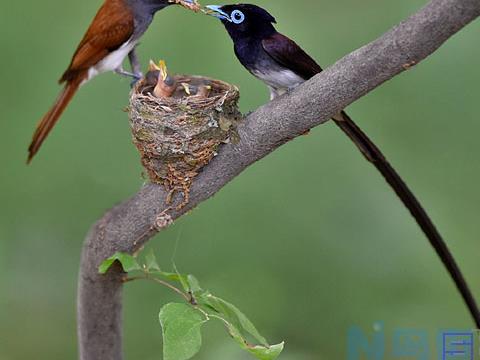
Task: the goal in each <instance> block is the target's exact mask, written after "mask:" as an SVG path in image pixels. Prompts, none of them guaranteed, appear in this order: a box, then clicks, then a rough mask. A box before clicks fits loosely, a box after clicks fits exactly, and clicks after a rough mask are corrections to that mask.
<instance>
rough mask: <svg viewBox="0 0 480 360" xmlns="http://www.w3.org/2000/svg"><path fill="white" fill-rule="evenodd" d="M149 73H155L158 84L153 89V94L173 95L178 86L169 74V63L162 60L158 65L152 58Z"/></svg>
mask: <svg viewBox="0 0 480 360" xmlns="http://www.w3.org/2000/svg"><path fill="white" fill-rule="evenodd" d="M148 70H149V73H150V74H155V76H156V85H155V88H154V89H153V95H155V96H156V97H159V98H166V97H171V96H172V95H173V93H174V92H175V90H176V88H177V84H176V81H175V79H174V78H173V77H171V76H170V75H168V70H167V65H166V64H165V61H163V60H161V61H160V62H159V63H158V65H157V64H155V63H154V62H153V61H152V60H150V65H149V68H148Z"/></svg>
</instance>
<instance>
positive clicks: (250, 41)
mask: <svg viewBox="0 0 480 360" xmlns="http://www.w3.org/2000/svg"><path fill="white" fill-rule="evenodd" d="M207 8H209V9H210V10H211V11H212V13H211V15H213V16H215V17H217V18H219V19H220V20H221V21H222V23H223V24H224V25H225V28H226V29H227V31H228V33H229V34H230V37H231V38H232V40H233V43H234V47H235V54H236V55H237V57H238V59H239V60H240V62H241V63H242V65H243V66H244V67H245V68H247V69H248V71H250V72H251V73H252V74H253V75H254V76H255V77H257V78H258V79H260V80H262V81H263V82H264V83H265V84H267V86H268V87H269V88H270V93H271V98H272V99H273V98H275V97H277V96H279V95H282V94H283V93H285V92H286V91H287V90H289V89H291V88H295V87H296V86H298V85H300V84H302V83H303V82H305V81H306V80H308V79H310V78H312V77H313V76H315V75H316V74H318V73H320V72H321V71H322V69H321V67H320V66H319V65H318V64H317V63H316V62H315V60H313V59H312V58H311V57H310V56H309V55H308V54H307V53H305V51H303V50H302V49H301V48H300V46H298V45H297V44H296V43H295V42H294V41H292V40H290V39H289V38H287V37H286V36H284V35H282V34H280V33H278V32H277V31H276V30H275V28H274V26H273V23H275V22H276V21H275V18H274V17H273V16H272V15H270V14H269V13H268V12H267V11H266V10H264V9H262V8H260V7H258V6H256V5H248V4H237V5H225V6H216V5H210V6H207ZM333 120H334V121H335V124H337V125H338V127H339V128H340V129H341V130H342V131H343V132H344V133H345V134H346V135H347V136H348V137H349V138H350V139H351V140H352V141H353V142H354V143H355V145H356V146H357V147H358V148H359V150H360V151H361V152H362V154H363V155H364V156H365V158H366V159H367V160H368V161H370V162H371V163H372V164H373V165H374V166H375V167H376V168H377V170H378V171H379V172H380V173H381V174H382V176H383V177H384V178H385V180H386V181H387V182H388V183H389V185H390V186H391V187H392V189H393V190H394V191H395V193H396V194H397V195H398V196H399V198H400V199H401V200H402V202H403V204H404V205H405V206H406V207H407V209H408V210H409V211H410V213H411V214H412V216H413V217H414V218H415V220H416V221H417V224H418V225H419V226H420V228H421V229H422V230H423V232H424V234H425V235H426V236H427V238H428V240H429V241H430V244H431V245H432V246H433V248H434V249H435V251H436V252H437V254H438V256H439V257H440V259H441V260H442V262H443V263H444V265H445V267H446V268H447V270H448V271H449V273H450V276H451V277H452V279H453V280H454V282H455V284H456V286H457V288H458V290H459V291H460V293H461V294H462V297H463V299H464V301H465V303H466V305H467V307H468V309H469V310H470V314H471V315H472V317H473V319H474V321H475V323H476V325H477V327H480V311H479V308H478V306H477V303H476V301H475V299H474V297H473V295H472V293H471V291H470V289H469V287H468V285H467V283H466V281H465V279H464V277H463V275H462V273H461V271H460V269H459V267H458V265H457V263H456V261H455V259H454V258H453V256H452V254H451V253H450V251H449V249H448V247H447V245H446V244H445V242H444V240H443V239H442V236H441V235H440V233H439V232H438V230H437V229H436V227H435V225H434V224H433V222H432V221H431V219H430V218H429V216H428V214H427V213H426V212H425V210H424V209H423V207H422V205H421V204H420V203H419V201H418V200H417V199H416V197H415V195H414V194H413V193H412V192H411V191H410V189H409V188H408V186H407V185H406V184H405V182H404V181H403V180H402V178H401V177H400V175H398V173H397V172H396V171H395V169H394V168H393V167H392V166H391V165H390V164H389V163H388V161H387V160H386V158H385V156H384V155H383V154H382V152H381V151H380V149H379V148H378V147H377V146H376V145H375V144H374V143H373V142H372V141H371V140H370V139H369V138H368V136H367V135H366V134H365V133H364V132H363V131H362V130H361V129H360V128H359V127H358V126H357V125H356V124H355V123H354V122H353V120H352V119H351V118H350V117H349V116H348V115H347V114H346V113H345V112H344V111H341V112H339V113H338V114H336V115H335V116H334V117H333Z"/></svg>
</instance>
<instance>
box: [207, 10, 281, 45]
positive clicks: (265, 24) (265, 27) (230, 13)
mask: <svg viewBox="0 0 480 360" xmlns="http://www.w3.org/2000/svg"><path fill="white" fill-rule="evenodd" d="M207 8H208V9H209V12H208V14H209V15H212V16H215V17H216V18H218V19H220V20H221V21H222V23H223V24H224V25H225V28H226V29H227V31H228V33H229V34H230V36H231V37H232V38H234V39H235V38H240V37H251V36H253V37H258V36H263V35H267V36H268V35H271V34H272V33H275V32H276V30H275V28H274V27H273V25H272V24H275V23H276V20H275V18H274V17H273V16H272V15H270V14H269V13H268V12H267V10H265V9H262V8H261V7H259V6H257V5H251V4H237V5H223V6H218V5H209V6H207Z"/></svg>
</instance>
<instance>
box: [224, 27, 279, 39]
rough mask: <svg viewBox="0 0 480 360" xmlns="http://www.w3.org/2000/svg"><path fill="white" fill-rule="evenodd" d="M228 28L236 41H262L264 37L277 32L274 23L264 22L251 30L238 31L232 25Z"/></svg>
mask: <svg viewBox="0 0 480 360" xmlns="http://www.w3.org/2000/svg"><path fill="white" fill-rule="evenodd" d="M227 30H228V33H229V34H230V37H231V38H232V40H233V42H234V43H239V42H243V43H248V42H250V43H251V42H256V41H260V42H261V41H262V40H263V39H266V38H268V37H270V36H272V35H273V34H275V33H276V30H275V28H274V27H273V25H272V24H268V25H267V24H264V25H262V26H259V27H257V28H256V29H251V31H236V30H235V29H234V28H231V27H228V28H227Z"/></svg>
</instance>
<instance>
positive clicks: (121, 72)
mask: <svg viewBox="0 0 480 360" xmlns="http://www.w3.org/2000/svg"><path fill="white" fill-rule="evenodd" d="M115 73H116V74H118V75H121V76H125V77H129V78H132V79H133V80H132V82H131V83H130V87H132V88H133V87H134V86H135V84H136V83H137V82H138V80H140V79H141V78H143V74H142V72H140V71H139V72H135V73H132V72H129V71H126V70H124V69H123V68H118V69H116V70H115Z"/></svg>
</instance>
